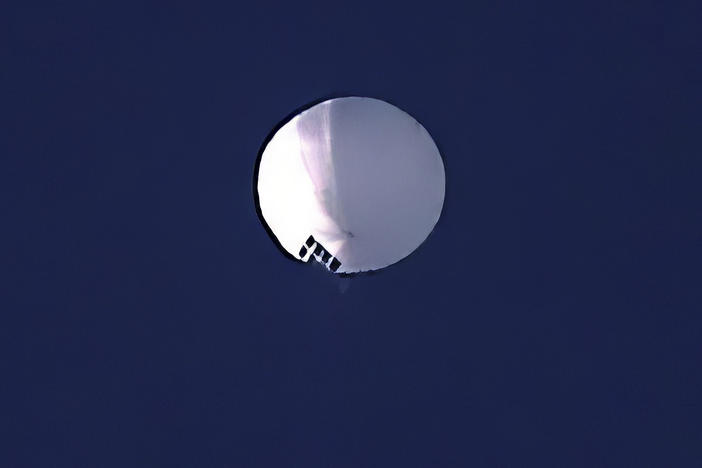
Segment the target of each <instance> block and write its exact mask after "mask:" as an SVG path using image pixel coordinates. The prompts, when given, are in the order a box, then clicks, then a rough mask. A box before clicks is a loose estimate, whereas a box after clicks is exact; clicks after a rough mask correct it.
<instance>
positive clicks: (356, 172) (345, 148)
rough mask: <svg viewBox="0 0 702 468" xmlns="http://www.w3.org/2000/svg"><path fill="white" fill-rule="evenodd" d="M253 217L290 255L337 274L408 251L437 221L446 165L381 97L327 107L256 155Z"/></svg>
mask: <svg viewBox="0 0 702 468" xmlns="http://www.w3.org/2000/svg"><path fill="white" fill-rule="evenodd" d="M260 158H261V159H260V161H259V165H258V172H257V174H256V181H255V188H254V190H255V191H256V196H257V203H258V208H259V214H260V216H261V217H262V222H263V223H264V225H266V226H267V228H268V229H269V232H271V233H272V234H273V236H275V239H276V240H277V241H278V243H279V244H280V246H281V247H282V248H283V249H284V250H285V251H286V252H287V253H288V254H289V255H291V256H292V257H294V258H296V259H299V260H303V261H308V260H309V259H310V258H312V257H314V258H315V259H317V260H318V261H320V262H322V263H324V264H325V265H326V266H327V268H329V269H330V270H331V271H334V272H336V273H356V272H362V271H370V270H378V269H380V268H384V267H386V266H388V265H391V264H393V263H395V262H398V261H399V260H402V259H403V258H404V257H406V256H407V255H409V254H410V253H412V252H413V251H414V250H415V249H416V248H417V247H419V245H420V244H421V243H422V242H424V240H425V239H426V238H427V236H428V235H429V233H430V232H431V231H432V229H433V228H434V225H435V224H436V222H437V221H438V220H439V216H440V215H441V209H442V206H443V202H444V191H445V175H444V165H443V162H442V160H441V156H440V155H439V150H438V149H437V147H436V145H435V144H434V141H433V140H432V139H431V136H429V133H428V132H427V131H426V130H425V129H424V127H422V125H420V124H419V122H417V121H416V120H414V119H413V118H412V117H411V116H410V115H409V114H407V113H405V112H404V111H402V110H400V109H398V108H397V107H395V106H393V105H391V104H388V103H387V102H384V101H380V100H378V99H371V98H364V97H345V98H337V99H330V100H328V101H324V102H322V103H320V104H317V105H315V106H313V107H311V108H309V109H307V110H305V111H303V112H301V113H299V114H297V115H296V116H294V117H293V118H292V119H291V120H289V121H288V122H287V123H286V124H285V125H283V126H282V127H281V128H280V129H279V130H278V131H277V132H276V133H275V134H274V135H273V137H272V138H271V139H270V141H269V142H268V144H267V145H266V146H265V148H264V149H263V152H262V154H261V157H260Z"/></svg>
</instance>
